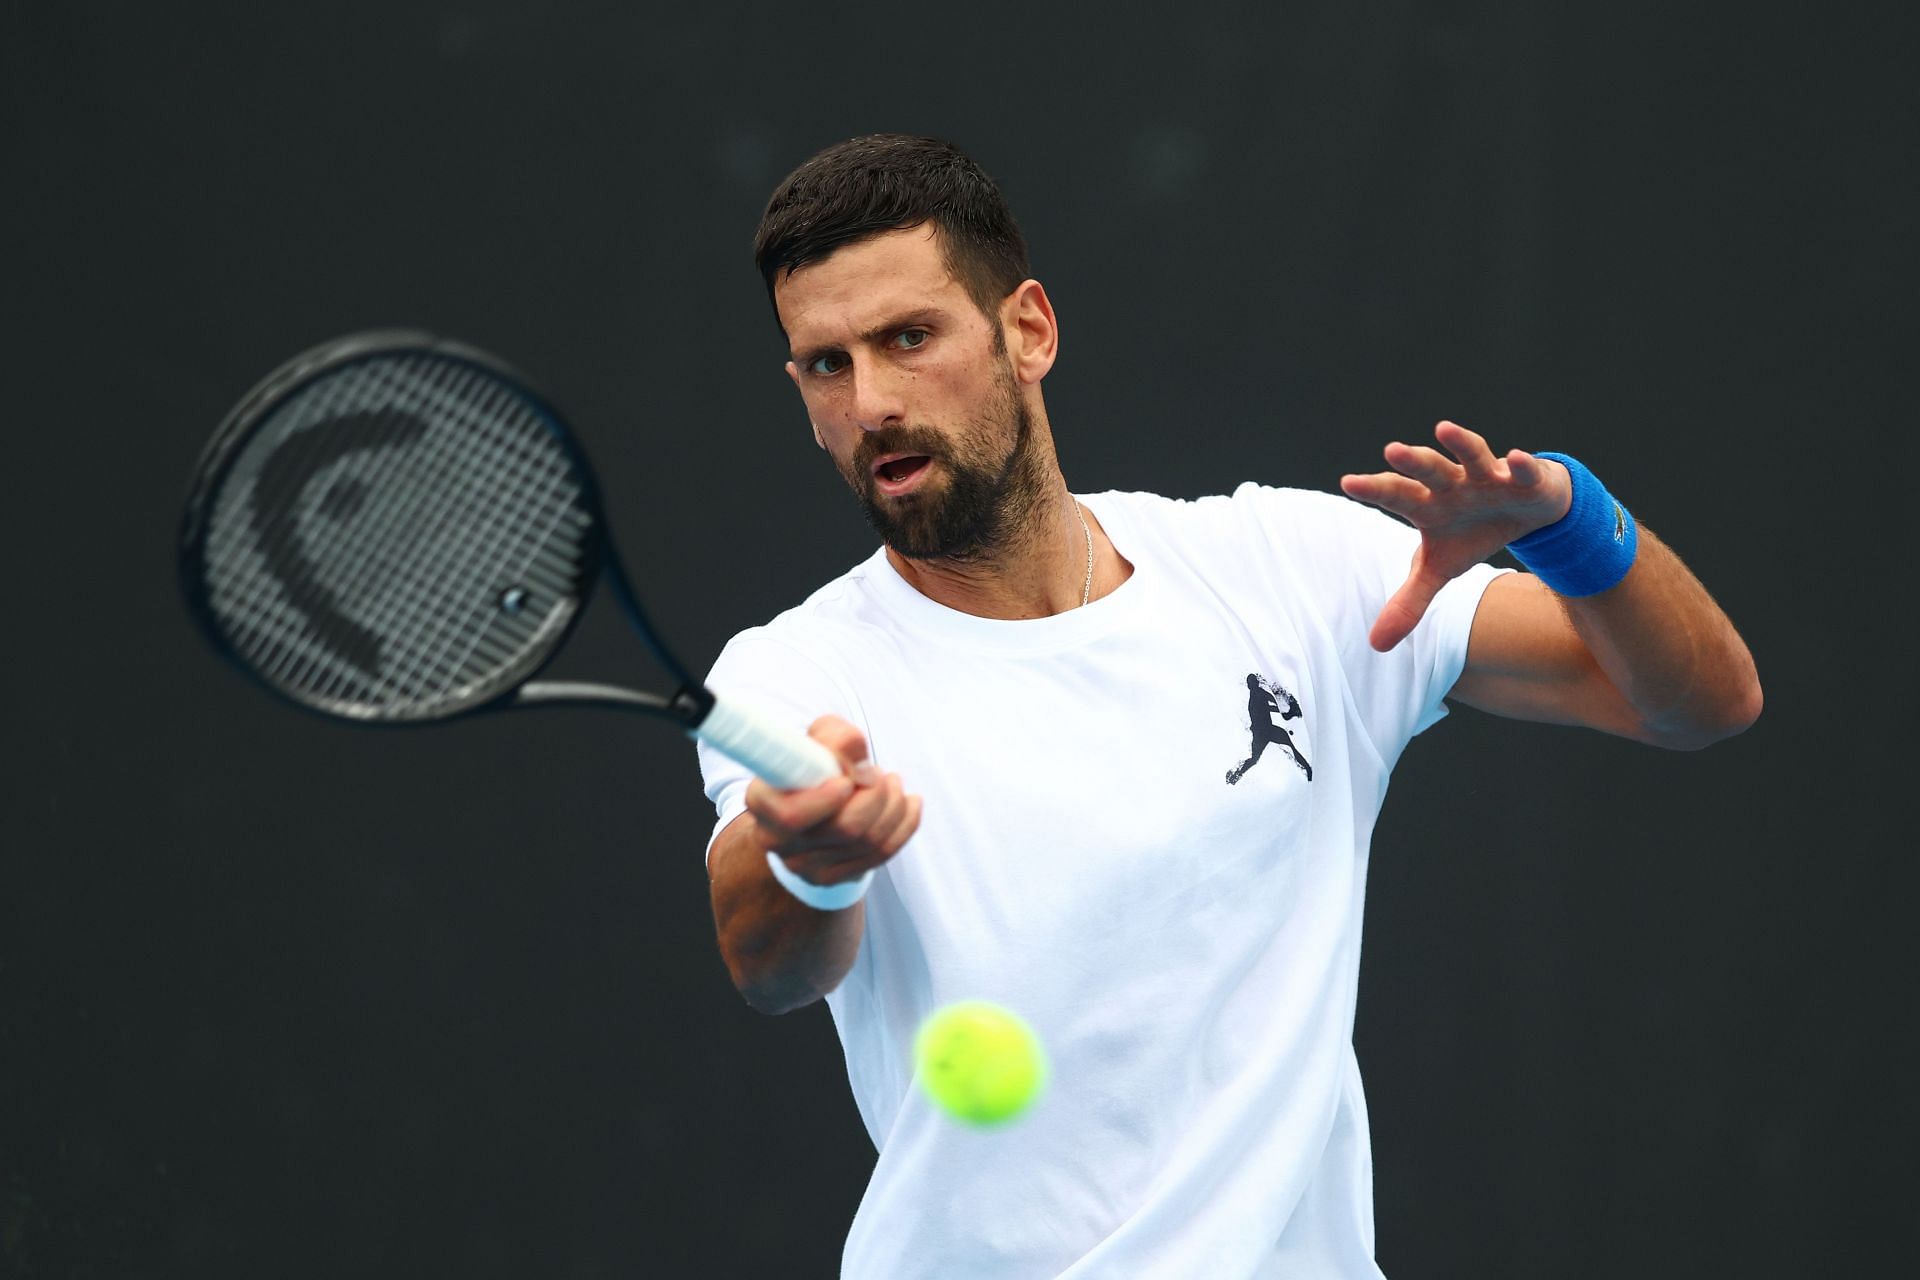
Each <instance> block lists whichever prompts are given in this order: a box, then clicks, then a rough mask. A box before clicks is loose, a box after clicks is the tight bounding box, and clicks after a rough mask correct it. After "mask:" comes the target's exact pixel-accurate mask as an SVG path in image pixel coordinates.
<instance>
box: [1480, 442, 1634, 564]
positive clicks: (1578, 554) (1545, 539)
mask: <svg viewBox="0 0 1920 1280" xmlns="http://www.w3.org/2000/svg"><path fill="white" fill-rule="evenodd" d="M1533 456H1534V457H1536V458H1546V459H1549V460H1551V461H1553V462H1557V463H1559V464H1560V465H1561V466H1563V467H1565V468H1566V469H1567V474H1568V475H1569V476H1571V477H1572V479H1573V505H1572V506H1571V507H1568V508H1567V514H1566V515H1564V516H1562V517H1560V519H1558V520H1556V521H1555V522H1554V523H1552V524H1550V525H1548V526H1547V527H1546V528H1544V529H1535V530H1534V531H1533V532H1532V533H1530V534H1528V535H1527V536H1526V537H1524V538H1520V539H1518V540H1516V541H1514V542H1510V543H1508V544H1507V550H1509V551H1511V552H1513V558H1514V559H1516V560H1518V561H1519V562H1520V563H1521V564H1523V565H1525V566H1527V568H1528V569H1530V570H1532V571H1533V575H1534V576H1535V577H1536V578H1538V579H1540V581H1542V582H1544V583H1546V584H1547V586H1549V587H1551V588H1552V589H1553V590H1554V591H1555V592H1557V593H1559V594H1560V595H1563V596H1568V597H1570V598H1573V599H1578V598H1579V597H1581V596H1593V595H1599V594H1600V593H1601V592H1602V591H1605V590H1606V589H1607V588H1608V587H1611V586H1614V585H1615V584H1616V583H1618V582H1619V581H1620V579H1622V578H1624V577H1626V576H1627V570H1629V569H1631V568H1633V558H1634V556H1635V555H1636V554H1638V552H1639V550H1640V527H1639V526H1638V525H1637V524H1635V523H1634V520H1633V517H1632V516H1631V515H1629V514H1628V513H1627V509H1626V508H1625V507H1623V506H1621V505H1620V503H1619V501H1618V500H1616V499H1615V498H1614V496H1613V495H1612V494H1610V493H1608V492H1607V489H1606V486H1605V485H1603V484H1601V483H1600V481H1599V480H1597V479H1595V478H1594V474H1593V472H1591V471H1589V470H1587V469H1586V468H1585V467H1583V466H1581V465H1580V463H1579V462H1578V461H1577V460H1575V459H1573V458H1569V457H1568V456H1567V455H1566V454H1564V453H1536V454H1534V455H1533Z"/></svg>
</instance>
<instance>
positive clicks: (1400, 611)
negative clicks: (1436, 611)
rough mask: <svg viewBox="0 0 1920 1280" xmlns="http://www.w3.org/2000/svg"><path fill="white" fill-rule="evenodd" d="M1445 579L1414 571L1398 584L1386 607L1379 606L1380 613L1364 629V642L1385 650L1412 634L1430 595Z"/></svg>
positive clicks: (1431, 598) (1423, 615) (1428, 602)
mask: <svg viewBox="0 0 1920 1280" xmlns="http://www.w3.org/2000/svg"><path fill="white" fill-rule="evenodd" d="M1444 583H1445V579H1443V578H1438V577H1434V576H1431V575H1428V574H1426V573H1422V572H1418V571H1416V572H1415V573H1413V574H1412V575H1411V576H1409V577H1408V578H1407V580H1406V581H1405V582H1403V583H1401V584H1400V589H1399V590H1398V591H1396V592H1394V593H1393V598H1392V599H1390V600H1388V601H1387V604H1386V607H1385V608H1383V609H1381V610H1380V616H1379V617H1378V618H1375V619H1374V621H1373V629H1372V630H1371V631H1369V632H1368V633H1367V643H1368V644H1370V645H1372V646H1373V647H1374V649H1375V650H1376V651H1377V652H1380V653H1386V652H1388V651H1389V650H1391V649H1392V648H1393V647H1394V646H1395V645H1397V644H1399V643H1400V642H1401V641H1402V640H1405V639H1406V638H1407V637H1408V636H1410V635H1412V634H1413V629H1414V628H1415V627H1417V626H1419V625H1420V619H1421V618H1423V617H1425V616H1426V613H1427V606H1428V605H1430V604H1432V603H1433V597H1434V596H1435V595H1437V594H1439V591H1440V588H1441V586H1442V585H1444Z"/></svg>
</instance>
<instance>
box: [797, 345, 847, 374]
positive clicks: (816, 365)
mask: <svg viewBox="0 0 1920 1280" xmlns="http://www.w3.org/2000/svg"><path fill="white" fill-rule="evenodd" d="M846 367H847V355H846V353H845V352H844V351H829V352H827V353H826V354H825V355H818V356H815V357H814V358H813V359H811V360H809V361H807V372H808V373H811V374H814V375H816V376H818V377H823V378H824V377H826V376H827V375H829V374H834V373H838V372H840V370H842V369H844V368H846Z"/></svg>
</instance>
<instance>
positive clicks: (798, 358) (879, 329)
mask: <svg viewBox="0 0 1920 1280" xmlns="http://www.w3.org/2000/svg"><path fill="white" fill-rule="evenodd" d="M949 318H950V313H949V312H948V311H947V309H946V308H945V307H937V306H929V307H916V308H914V309H913V310H911V311H905V312H902V313H901V314H899V315H897V316H889V317H887V318H886V319H885V320H882V321H881V322H880V323H879V324H876V325H874V326H873V327H872V328H870V329H863V330H861V331H860V333H859V334H857V335H856V336H857V337H858V339H859V341H860V342H861V343H862V344H865V343H870V342H876V341H878V340H880V339H881V338H886V337H890V336H892V335H893V334H896V333H899V332H900V331H901V330H903V329H911V328H913V327H914V326H915V325H922V324H940V323H942V322H944V321H946V320H947V319H949ZM840 350H842V348H841V347H839V346H838V345H836V344H834V343H831V342H827V343H822V344H820V345H819V346H814V347H808V348H807V349H806V350H804V351H795V352H794V353H793V362H794V363H795V364H797V365H799V366H800V367H801V368H805V367H806V366H807V365H809V364H812V363H813V362H814V361H815V360H817V359H819V358H820V357H821V356H824V355H831V354H833V353H834V352H836V351H840Z"/></svg>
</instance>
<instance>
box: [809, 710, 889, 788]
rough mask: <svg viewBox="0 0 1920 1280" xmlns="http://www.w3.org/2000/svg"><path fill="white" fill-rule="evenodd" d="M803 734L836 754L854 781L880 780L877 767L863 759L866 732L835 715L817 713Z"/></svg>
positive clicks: (869, 783)
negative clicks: (816, 716) (816, 717)
mask: <svg viewBox="0 0 1920 1280" xmlns="http://www.w3.org/2000/svg"><path fill="white" fill-rule="evenodd" d="M807 736H808V737H810V738H812V739H813V740H814V741H815V742H818V743H819V744H820V745H821V746H823V747H825V748H827V750H829V751H831V752H833V754H835V755H836V756H839V757H840V766H841V767H842V768H843V769H845V770H846V771H847V776H848V777H850V778H852V779H853V780H854V782H855V784H857V785H859V786H862V787H870V786H873V785H874V784H875V783H877V782H879V781H880V770H878V769H876V768H875V767H874V765H873V762H872V761H871V760H869V759H867V738H866V735H865V734H863V733H861V732H860V731H859V730H858V729H856V728H854V727H853V726H852V725H850V724H848V723H847V722H846V721H845V720H842V719H841V718H840V717H839V716H821V717H820V718H819V719H818V720H815V721H814V722H813V723H812V724H811V725H809V726H808V727H807Z"/></svg>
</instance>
